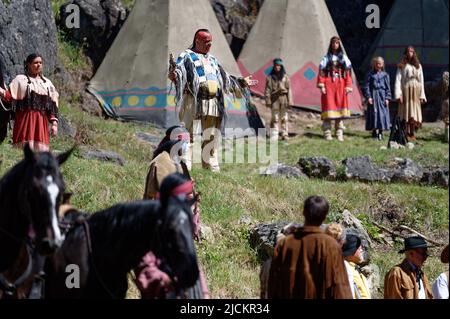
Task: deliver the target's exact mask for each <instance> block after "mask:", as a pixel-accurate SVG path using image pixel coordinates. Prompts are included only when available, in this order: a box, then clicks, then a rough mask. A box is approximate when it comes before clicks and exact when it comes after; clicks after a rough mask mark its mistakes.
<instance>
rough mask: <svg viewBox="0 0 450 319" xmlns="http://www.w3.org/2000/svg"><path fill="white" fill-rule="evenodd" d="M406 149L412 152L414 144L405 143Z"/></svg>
mask: <svg viewBox="0 0 450 319" xmlns="http://www.w3.org/2000/svg"><path fill="white" fill-rule="evenodd" d="M406 148H407V149H409V150H412V149H413V148H414V144H413V143H411V142H408V143H406Z"/></svg>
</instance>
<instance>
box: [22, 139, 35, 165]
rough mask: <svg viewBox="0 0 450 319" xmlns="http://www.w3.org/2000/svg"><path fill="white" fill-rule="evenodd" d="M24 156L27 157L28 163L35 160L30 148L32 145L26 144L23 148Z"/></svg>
mask: <svg viewBox="0 0 450 319" xmlns="http://www.w3.org/2000/svg"><path fill="white" fill-rule="evenodd" d="M23 155H24V156H25V159H26V160H27V161H32V160H34V158H35V157H34V152H33V150H32V149H31V147H30V144H28V143H25V145H24V147H23Z"/></svg>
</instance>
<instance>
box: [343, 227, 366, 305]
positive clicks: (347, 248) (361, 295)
mask: <svg viewBox="0 0 450 319" xmlns="http://www.w3.org/2000/svg"><path fill="white" fill-rule="evenodd" d="M362 252H363V250H362V245H361V238H359V237H358V236H356V235H352V234H348V235H347V236H346V237H345V243H344V245H343V246H342V255H343V256H344V264H345V268H346V269H347V275H348V282H349V283H350V289H351V290H352V296H353V299H371V296H370V290H369V284H368V283H367V279H366V277H364V275H363V274H362V273H361V272H360V271H359V268H358V264H360V263H361V262H362V261H363V254H362Z"/></svg>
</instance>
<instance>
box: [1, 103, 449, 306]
mask: <svg viewBox="0 0 450 319" xmlns="http://www.w3.org/2000/svg"><path fill="white" fill-rule="evenodd" d="M61 112H62V114H63V115H64V116H65V117H66V118H67V119H68V120H69V121H70V123H71V124H72V125H73V126H74V127H76V128H77V130H78V138H79V139H80V140H81V141H83V142H84V143H85V144H84V145H82V146H81V147H79V148H78V149H77V151H76V152H75V154H74V156H72V157H71V158H70V159H69V161H68V162H67V163H66V164H64V166H63V168H62V172H63V175H64V178H65V181H66V185H67V188H68V190H69V191H71V192H74V196H73V199H72V203H73V204H74V205H75V206H76V207H79V208H80V209H82V210H85V211H90V212H93V211H97V210H100V209H103V208H106V207H108V206H111V205H113V204H115V203H117V202H122V201H130V200H137V199H140V198H141V196H142V194H143V191H144V181H145V177H146V173H147V169H148V163H149V161H150V158H151V152H152V150H151V147H150V145H149V144H147V143H145V142H142V141H140V140H138V139H137V138H136V137H135V136H134V135H135V133H136V132H138V131H141V132H148V133H152V134H161V133H160V131H159V130H158V129H157V128H155V127H154V126H152V125H144V124H138V123H121V122H117V121H112V120H103V119H101V118H97V117H92V116H89V115H87V114H86V113H83V112H82V111H79V110H78V109H77V108H72V107H68V106H66V105H65V104H64V103H63V105H62V106H61ZM422 132H423V133H422V134H421V136H424V137H427V135H431V134H434V133H433V132H434V128H432V127H427V125H426V127H425V129H424V130H423V131H422ZM349 136H351V140H347V141H346V142H344V144H339V143H337V142H334V143H333V142H331V143H330V142H327V141H324V140H322V139H319V138H315V137H297V138H294V139H292V140H290V141H289V143H280V144H279V151H280V160H281V161H282V162H284V163H288V164H295V162H296V161H297V160H298V158H299V157H300V156H317V155H324V156H327V157H329V158H331V159H333V160H336V161H338V160H341V159H343V158H344V157H347V156H354V155H363V154H370V155H371V156H372V157H373V158H374V159H375V160H376V161H377V162H378V163H385V162H387V161H389V160H390V159H391V158H393V157H395V156H402V157H405V156H408V157H411V158H413V159H414V160H417V161H419V162H420V163H421V164H422V165H425V166H426V165H430V164H438V165H444V164H445V158H447V159H448V145H446V144H443V143H441V142H439V141H437V140H430V141H422V142H421V141H419V143H423V146H422V147H418V148H415V149H414V150H400V151H379V150H378V148H379V145H380V144H379V143H378V142H372V141H371V140H368V139H366V138H365V136H366V133H363V132H357V131H354V132H352V131H351V135H349ZM73 144H74V141H73V140H72V139H71V138H67V137H57V138H56V139H54V140H53V141H52V148H53V149H54V150H58V151H62V150H66V149H68V148H70V147H71V146H72V145H73ZM94 148H100V149H106V150H111V151H114V152H117V153H119V154H120V155H122V156H123V157H124V159H125V160H126V163H125V165H124V166H118V165H115V164H105V163H101V162H99V161H96V160H86V159H83V158H82V157H81V155H80V154H81V152H83V151H84V150H85V149H94ZM432 148H434V151H433V150H432ZM436 154H441V155H440V156H437V155H436ZM21 156H22V155H21V151H19V150H17V149H14V148H12V147H11V145H8V144H7V143H4V144H3V145H1V146H0V160H2V161H3V163H2V164H1V165H0V173H1V174H2V175H3V174H4V172H5V171H6V170H7V169H8V168H9V167H11V166H12V165H13V164H14V163H16V162H17V161H18V160H19V159H20V158H21ZM258 168H259V165H258V164H249V165H245V164H236V165H233V164H223V165H222V172H221V173H220V174H214V173H211V172H209V171H205V170H202V169H201V168H200V167H199V166H198V165H195V166H194V169H193V172H192V175H193V177H194V178H195V180H196V183H197V185H198V189H199V191H200V192H201V194H202V204H201V208H202V215H201V217H202V223H203V224H204V225H207V226H209V227H211V229H212V232H213V239H212V240H210V241H204V242H202V243H200V244H198V256H199V259H200V262H201V264H202V267H203V269H204V270H205V273H206V277H207V281H208V284H209V288H210V291H211V293H212V295H213V296H214V297H217V298H224V297H228V298H257V297H258V296H259V277H258V276H259V267H260V260H258V254H257V252H256V251H255V250H254V249H253V248H251V247H250V244H249V241H248V236H249V229H250V227H251V226H249V225H246V224H243V223H240V222H239V220H240V218H241V217H242V216H247V217H249V218H250V220H251V225H255V224H257V223H260V222H267V221H277V220H286V221H298V222H301V221H302V218H301V214H300V212H301V208H302V203H303V201H304V199H305V198H306V197H307V196H309V195H312V194H318V195H322V196H325V197H326V198H327V199H328V201H329V202H330V206H331V212H330V214H329V218H328V221H333V220H339V218H340V213H341V212H342V211H343V210H344V209H348V210H350V211H352V212H354V213H355V214H357V216H358V217H359V218H360V219H361V220H362V222H363V224H364V225H365V226H366V228H367V229H368V232H369V233H370V234H371V236H372V237H373V238H374V239H376V238H377V236H378V235H379V229H378V228H377V227H376V226H374V225H373V224H372V223H371V221H373V220H374V219H375V218H377V212H379V211H380V210H382V208H383V207H382V206H383V204H381V203H380V201H381V200H385V199H389V202H390V203H391V205H392V207H394V208H395V209H397V210H398V211H399V212H401V213H402V219H401V221H399V223H402V224H404V225H407V226H410V227H412V228H414V229H416V230H417V231H420V232H423V233H424V234H426V235H427V236H430V237H432V238H435V239H438V240H444V239H445V238H447V237H448V219H449V218H448V217H449V216H448V209H449V206H448V199H449V198H448V191H447V190H446V189H442V188H437V187H421V186H417V185H406V184H379V183H373V184H367V183H358V182H331V181H324V180H318V179H311V180H299V179H274V178H269V177H261V176H259V175H258ZM378 217H379V216H378ZM443 238H444V239H443ZM400 246H401V242H398V243H396V244H395V245H394V247H391V248H389V247H386V246H383V245H379V244H377V245H376V247H375V250H374V251H373V252H372V258H373V260H374V261H375V263H376V264H377V265H378V266H379V267H380V269H381V273H382V278H383V277H384V274H385V272H386V271H387V270H388V268H390V267H392V266H393V265H394V264H395V263H398V262H400V261H401V256H399V255H398V254H396V250H398V249H400ZM433 254H434V256H433V257H430V258H429V260H428V262H427V266H426V268H425V269H426V271H427V273H428V275H429V278H431V280H433V279H434V278H436V277H437V275H439V273H440V272H441V271H442V270H443V269H444V267H443V265H442V264H441V263H440V261H439V259H438V258H437V256H438V254H439V251H438V250H434V251H433ZM386 256H388V257H386ZM131 297H136V294H132V295H131Z"/></svg>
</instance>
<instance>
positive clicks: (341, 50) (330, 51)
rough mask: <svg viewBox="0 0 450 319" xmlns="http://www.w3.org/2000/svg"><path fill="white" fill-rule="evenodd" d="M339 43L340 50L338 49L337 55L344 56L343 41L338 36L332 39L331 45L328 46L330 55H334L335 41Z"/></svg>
mask: <svg viewBox="0 0 450 319" xmlns="http://www.w3.org/2000/svg"><path fill="white" fill-rule="evenodd" d="M336 40H337V41H339V48H338V49H337V52H336V53H337V54H336V55H341V54H344V50H343V49H342V41H341V38H339V37H338V36H334V37H332V38H331V39H330V44H329V45H328V54H333V48H332V47H331V46H332V45H333V42H334V41H336Z"/></svg>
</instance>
